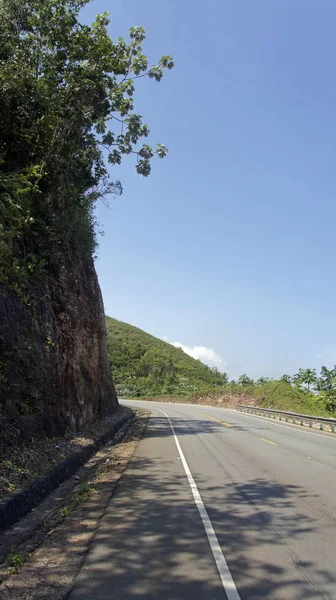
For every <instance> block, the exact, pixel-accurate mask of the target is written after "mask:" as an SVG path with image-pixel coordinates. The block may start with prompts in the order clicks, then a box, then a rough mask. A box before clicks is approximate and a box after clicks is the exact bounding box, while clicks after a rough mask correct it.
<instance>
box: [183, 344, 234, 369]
mask: <svg viewBox="0 0 336 600" xmlns="http://www.w3.org/2000/svg"><path fill="white" fill-rule="evenodd" d="M171 344H172V346H175V348H181V349H182V350H183V352H185V353H186V354H189V356H192V357H193V358H196V359H198V360H201V361H202V362H204V363H205V364H207V365H209V366H210V367H222V368H223V367H224V366H225V362H224V360H223V359H222V357H221V356H219V354H217V352H215V351H214V350H213V348H206V347H205V346H185V345H184V344H181V342H171Z"/></svg>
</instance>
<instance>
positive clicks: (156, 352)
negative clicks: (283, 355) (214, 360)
mask: <svg viewBox="0 0 336 600" xmlns="http://www.w3.org/2000/svg"><path fill="white" fill-rule="evenodd" d="M106 323H107V332H108V338H107V339H108V354H109V357H110V362H111V368H112V376H113V379H114V382H115V385H116V388H117V392H118V393H119V394H120V395H127V396H146V395H149V396H155V395H158V394H191V393H193V392H196V391H201V390H205V389H208V388H216V387H221V386H222V385H223V384H225V383H226V382H227V376H226V374H225V373H219V371H217V369H211V368H210V367H208V366H207V365H205V364H203V363H202V362H201V361H199V360H195V359H194V358H192V357H191V356H188V354H186V353H185V352H183V350H181V349H180V348H175V346H172V345H171V344H168V343H167V342H164V341H163V340H160V339H158V338H156V337H154V336H152V335H150V334H149V333H146V332H145V331H142V329H138V328H137V327H134V326H133V325H128V324H127V323H123V322H122V321H117V320H116V319H112V318H110V317H107V318H106Z"/></svg>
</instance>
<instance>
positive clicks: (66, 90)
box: [0, 0, 173, 281]
mask: <svg viewBox="0 0 336 600" xmlns="http://www.w3.org/2000/svg"><path fill="white" fill-rule="evenodd" d="M88 2H89V0H30V1H29V2H28V1H27V0H2V2H1V6H0V281H4V280H5V281H6V280H11V279H13V278H15V277H18V276H19V275H21V273H23V275H22V276H23V277H24V276H25V274H27V273H28V275H30V274H32V273H33V272H35V271H38V270H39V269H41V268H43V265H44V261H45V260H49V261H50V259H51V257H52V256H55V254H56V253H57V251H58V250H59V249H60V248H66V249H67V251H71V249H72V248H76V249H79V250H80V251H81V252H87V253H88V254H91V253H92V252H93V250H94V247H95V222H94V216H93V209H94V206H95V203H96V201H97V200H98V199H99V198H105V197H107V196H108V195H109V194H120V193H121V192H122V187H121V184H120V182H119V181H113V180H111V179H110V177H109V171H108V167H107V164H106V160H107V161H108V163H110V164H111V165H116V164H120V162H121V161H122V159H123V157H124V156H125V155H129V154H133V155H134V158H135V168H136V170H137V172H138V173H139V174H141V175H143V176H145V177H146V176H148V175H149V173H150V170H151V160H152V158H153V157H154V155H156V156H158V157H159V158H162V157H163V156H165V155H166V153H167V149H166V148H165V146H163V145H161V144H158V145H157V147H156V149H153V148H152V147H151V146H150V145H149V144H148V143H144V141H145V139H146V138H148V135H149V128H148V126H147V125H146V124H145V123H143V121H142V117H141V116H140V115H139V114H137V113H136V112H135V111H134V94H135V83H136V80H137V79H138V78H140V77H145V76H146V77H147V78H149V79H154V80H155V81H160V80H161V79H162V76H163V72H164V70H165V69H171V68H172V67H173V61H172V58H171V57H170V56H162V57H161V58H160V60H159V61H158V62H157V63H156V64H154V65H150V64H149V61H148V59H147V57H146V56H145V54H144V53H143V49H142V44H143V41H144V39H145V31H144V29H143V28H141V27H132V28H131V29H130V39H129V40H128V41H125V40H124V39H122V38H118V40H116V41H114V40H112V39H111V37H110V35H109V33H108V24H109V18H108V14H107V13H104V14H102V15H98V16H97V17H96V19H95V21H94V23H93V24H92V25H91V26H89V25H83V24H81V23H80V20H79V13H80V10H81V9H82V8H83V6H84V5H86V4H87V3H88ZM13 259H14V266H13Z"/></svg>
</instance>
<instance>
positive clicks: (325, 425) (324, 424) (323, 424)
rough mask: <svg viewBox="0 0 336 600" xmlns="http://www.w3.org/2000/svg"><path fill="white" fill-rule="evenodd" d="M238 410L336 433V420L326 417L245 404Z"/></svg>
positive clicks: (238, 406)
mask: <svg viewBox="0 0 336 600" xmlns="http://www.w3.org/2000/svg"><path fill="white" fill-rule="evenodd" d="M236 409H237V410H239V411H241V412H247V413H251V414H254V415H261V416H263V417H269V418H270V419H276V420H278V421H286V422H287V423H294V424H295V425H302V426H303V427H311V428H313V429H319V430H321V431H328V432H329V433H330V432H331V433H336V419H328V418H325V417H312V416H310V415H300V414H299V413H293V412H286V411H283V410H274V409H271V408H259V407H258V406H245V405H244V404H237V406H236Z"/></svg>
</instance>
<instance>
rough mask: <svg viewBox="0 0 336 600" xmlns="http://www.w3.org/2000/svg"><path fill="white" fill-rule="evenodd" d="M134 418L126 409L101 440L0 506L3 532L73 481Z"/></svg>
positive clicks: (130, 411) (84, 448)
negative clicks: (99, 451) (97, 453)
mask: <svg viewBox="0 0 336 600" xmlns="http://www.w3.org/2000/svg"><path fill="white" fill-rule="evenodd" d="M133 415H134V413H133V411H132V410H131V409H129V410H127V412H126V413H125V409H124V411H123V414H122V415H121V417H120V419H119V420H118V421H117V422H115V423H113V424H112V425H111V428H110V429H109V430H108V431H106V432H105V433H104V434H103V435H102V436H100V438H98V439H97V440H95V441H94V442H92V443H91V444H88V445H87V446H84V447H83V449H82V450H80V451H79V452H76V453H75V454H72V455H71V456H69V457H68V458H66V459H65V460H63V461H62V462H61V463H59V464H58V465H57V466H56V467H55V468H54V469H52V470H51V471H48V472H47V473H46V474H45V475H43V477H40V478H39V479H35V481H33V482H32V483H31V484H29V485H28V486H27V487H26V488H23V489H22V490H21V491H20V492H18V493H17V494H15V495H14V496H12V497H11V498H8V499H7V500H4V501H3V502H1V503H0V531H5V530H6V529H8V528H9V527H11V526H12V525H14V523H16V522H17V521H18V520H19V519H21V518H22V517H24V516H25V515H26V514H27V513H28V512H30V511H31V510H32V509H33V508H35V507H36V506H38V505H39V504H40V503H41V502H42V500H44V499H45V498H46V496H47V495H48V494H50V492H52V491H53V490H55V489H56V488H57V487H58V486H59V485H60V484H61V483H63V481H65V480H66V479H69V477H71V476H72V475H74V473H75V472H76V471H77V470H78V469H79V468H80V467H82V466H83V465H84V464H85V463H86V462H87V461H88V460H89V459H90V458H91V457H92V456H93V455H94V454H95V453H96V452H97V451H98V450H99V449H100V448H101V447H102V446H104V444H106V443H107V442H108V441H110V440H111V438H112V437H113V436H114V435H115V434H116V433H117V431H118V430H119V429H120V428H121V427H122V426H123V425H124V424H125V423H126V421H128V420H129V419H131V418H132V416H133Z"/></svg>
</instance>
